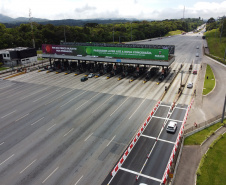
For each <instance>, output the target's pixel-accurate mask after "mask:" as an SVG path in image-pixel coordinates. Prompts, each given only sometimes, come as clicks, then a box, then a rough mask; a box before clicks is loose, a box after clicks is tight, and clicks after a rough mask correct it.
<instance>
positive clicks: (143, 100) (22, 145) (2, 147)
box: [0, 36, 202, 185]
mask: <svg viewBox="0 0 226 185" xmlns="http://www.w3.org/2000/svg"><path fill="white" fill-rule="evenodd" d="M196 41H197V42H201V41H202V40H201V37H200V36H198V37H196V36H195V37H194V36H193V37H192V36H175V37H171V38H166V39H162V40H159V41H155V43H156V44H175V45H176V62H175V64H173V65H172V71H173V70H174V69H175V70H176V69H178V67H179V66H180V64H181V62H185V63H186V62H187V63H189V62H190V61H191V60H190V59H192V58H194V57H195V51H196V49H195V46H196V45H197V44H196ZM189 42H192V43H193V45H192V46H189V47H188V43H189ZM155 43H153V42H152V41H150V42H149V44H155ZM143 44H148V43H143ZM81 76H82V75H79V76H76V77H75V76H74V75H73V74H69V75H64V74H63V73H61V74H55V73H49V74H46V73H45V72H40V73H37V71H34V72H30V73H27V74H24V75H21V76H17V77H14V78H11V79H8V80H1V81H0V100H1V105H0V122H1V124H0V179H1V184H3V185H13V184H21V185H26V184H34V185H35V184H54V185H56V184H76V185H79V184H101V183H102V182H103V180H104V179H105V177H106V176H107V175H108V174H109V173H110V170H111V169H112V168H113V166H114V164H115V163H116V162H117V161H118V159H119V157H120V155H121V154H122V153H123V151H124V150H125V148H126V146H127V145H128V143H129V142H130V140H131V139H132V138H133V136H134V134H135V133H136V131H137V130H138V128H139V127H140V125H141V124H142V123H143V121H144V120H145V119H146V117H147V115H148V114H149V113H150V111H151V110H152V108H153V106H154V105H155V103H156V101H158V100H159V99H160V97H161V95H162V93H163V92H164V87H165V86H166V85H168V84H169V82H170V80H171V77H172V76H173V75H169V77H167V79H166V80H165V81H163V82H162V83H160V84H159V85H157V84H156V82H157V81H158V80H157V77H155V78H154V79H152V80H150V81H148V82H147V83H145V84H143V83H142V79H137V80H135V81H134V82H132V83H129V82H128V81H129V78H125V79H122V80H121V81H117V78H116V77H113V78H111V79H108V80H107V79H106V76H101V77H99V78H97V79H94V78H92V79H89V80H88V81H86V82H84V83H81V82H80V78H81ZM172 93H173V92H172ZM153 119H154V118H153ZM149 140H150V139H149ZM162 147H164V144H163V145H160V146H159V147H158V148H159V149H161V148H162ZM157 158H158V157H157V156H156V159H157ZM163 166H164V165H163ZM163 166H162V167H163ZM146 170H147V171H148V169H144V172H145V173H146ZM161 170H163V168H161ZM159 173H160V175H157V177H158V178H160V176H161V172H159ZM142 178H143V177H142Z"/></svg>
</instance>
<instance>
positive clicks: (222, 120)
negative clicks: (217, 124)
mask: <svg viewBox="0 0 226 185" xmlns="http://www.w3.org/2000/svg"><path fill="white" fill-rule="evenodd" d="M225 106H226V95H225V98H224V107H223V113H222V119H221V123H223V122H224V113H225Z"/></svg>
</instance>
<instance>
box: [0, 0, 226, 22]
mask: <svg viewBox="0 0 226 185" xmlns="http://www.w3.org/2000/svg"><path fill="white" fill-rule="evenodd" d="M184 6H185V14H184V17H185V18H198V17H201V18H203V19H209V18H210V17H214V18H217V17H218V16H223V15H226V0H215V1H211V0H200V1H199V0H0V14H3V15H7V16H10V17H13V18H16V17H28V16H29V9H31V11H32V17H36V18H46V19H94V18H111V19H114V18H136V19H158V20H161V19H179V18H182V17H183V10H184Z"/></svg>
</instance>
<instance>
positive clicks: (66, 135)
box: [64, 128, 74, 137]
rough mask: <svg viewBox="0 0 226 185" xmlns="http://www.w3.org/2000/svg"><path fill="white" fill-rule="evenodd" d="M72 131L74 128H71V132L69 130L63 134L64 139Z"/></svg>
mask: <svg viewBox="0 0 226 185" xmlns="http://www.w3.org/2000/svg"><path fill="white" fill-rule="evenodd" d="M73 130H74V128H72V129H71V130H69V131H68V132H67V133H66V134H64V137H65V136H67V135H68V134H69V133H70V132H72V131H73Z"/></svg>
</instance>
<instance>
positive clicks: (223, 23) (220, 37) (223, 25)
mask: <svg viewBox="0 0 226 185" xmlns="http://www.w3.org/2000/svg"><path fill="white" fill-rule="evenodd" d="M223 29H224V17H223V23H222V29H221V36H222V32H223ZM221 36H220V42H221Z"/></svg>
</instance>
